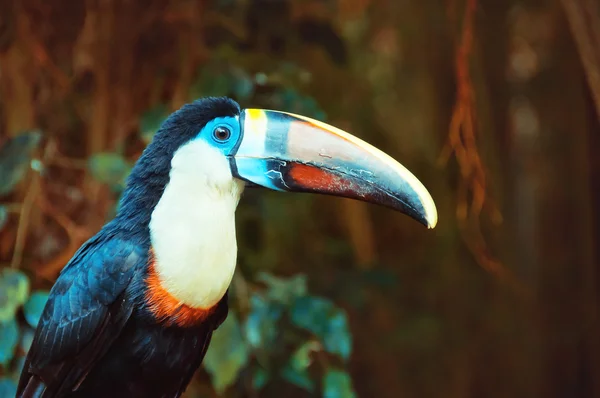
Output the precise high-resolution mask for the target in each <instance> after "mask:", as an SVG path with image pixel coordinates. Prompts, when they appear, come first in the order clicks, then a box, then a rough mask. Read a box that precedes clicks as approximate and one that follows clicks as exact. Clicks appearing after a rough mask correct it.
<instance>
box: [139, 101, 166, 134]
mask: <svg viewBox="0 0 600 398" xmlns="http://www.w3.org/2000/svg"><path fill="white" fill-rule="evenodd" d="M168 116H169V108H167V106H166V105H164V104H159V105H157V106H155V107H153V108H152V109H150V110H148V111H146V112H145V113H144V114H143V115H142V117H141V118H140V135H141V136H142V140H143V141H144V142H145V143H146V144H149V143H150V141H152V138H153V137H154V134H156V132H157V131H158V129H160V126H161V125H162V123H163V122H164V121H165V119H166V118H167V117H168Z"/></svg>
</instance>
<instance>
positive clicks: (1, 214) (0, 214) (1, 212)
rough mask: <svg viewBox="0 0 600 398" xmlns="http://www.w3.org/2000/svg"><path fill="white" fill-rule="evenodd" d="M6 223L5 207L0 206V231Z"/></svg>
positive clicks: (6, 211)
mask: <svg viewBox="0 0 600 398" xmlns="http://www.w3.org/2000/svg"><path fill="white" fill-rule="evenodd" d="M7 222H8V210H7V209H6V206H2V205H0V231H2V229H3V228H4V226H5V225H6V223H7Z"/></svg>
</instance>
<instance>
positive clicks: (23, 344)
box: [19, 328, 35, 352]
mask: <svg viewBox="0 0 600 398" xmlns="http://www.w3.org/2000/svg"><path fill="white" fill-rule="evenodd" d="M34 336H35V330H32V329H30V328H26V329H25V330H23V331H22V332H21V339H20V341H19V347H20V348H21V349H22V350H23V352H29V349H30V348H31V343H33V337H34Z"/></svg>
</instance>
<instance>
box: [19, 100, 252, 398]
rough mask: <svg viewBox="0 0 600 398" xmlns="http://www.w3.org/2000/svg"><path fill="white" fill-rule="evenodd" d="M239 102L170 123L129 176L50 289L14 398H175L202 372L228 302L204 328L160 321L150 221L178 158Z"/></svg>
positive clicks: (200, 105)
mask: <svg viewBox="0 0 600 398" xmlns="http://www.w3.org/2000/svg"><path fill="white" fill-rule="evenodd" d="M239 112H240V109H239V106H238V105H237V103H235V102H234V101H232V100H229V99H226V98H207V99H203V100H200V101H196V102H194V103H192V104H189V105H186V106H184V107H182V108H181V109H180V110H179V111H177V112H175V113H174V114H173V115H172V116H170V117H169V118H168V119H167V121H166V122H165V123H164V124H163V126H162V127H161V129H160V130H159V131H158V132H157V134H156V136H155V139H154V140H153V142H152V143H151V144H150V145H149V146H148V147H147V148H146V150H145V151H144V153H143V154H142V156H141V157H140V159H139V160H138V162H137V163H136V165H135V166H134V168H133V170H132V172H131V175H130V176H129V178H128V182H127V188H126V190H125V192H124V194H123V196H122V199H121V201H120V204H119V211H118V214H117V216H116V217H115V219H114V220H112V221H110V222H109V223H107V224H106V225H105V226H104V227H103V228H102V229H101V230H100V231H99V232H98V233H97V234H96V235H95V236H94V237H92V238H91V239H90V240H88V241H87V242H86V243H85V244H84V245H83V246H82V247H81V248H80V249H79V250H78V252H77V253H76V254H75V255H74V256H73V258H72V259H71V261H70V262H69V263H68V264H67V265H66V266H65V268H64V269H63V271H62V272H61V274H60V276H59V278H58V280H57V281H56V283H55V285H54V286H53V288H52V290H51V292H50V297H49V300H48V303H47V304H46V307H45V309H44V312H43V314H42V317H41V320H40V323H39V325H38V328H37V330H36V334H35V337H34V340H33V344H32V346H31V349H30V351H29V353H28V355H27V359H26V362H25V365H24V368H23V373H22V375H21V379H20V381H19V386H18V392H17V396H18V397H44V398H48V397H113V398H116V397H177V396H179V395H181V393H182V392H183V390H184V389H185V387H186V386H187V384H188V383H189V380H190V378H191V377H192V375H193V373H194V372H195V370H196V369H197V368H198V367H199V366H200V364H201V362H202V359H203V357H204V354H205V352H206V349H207V348H208V344H209V342H210V339H211V335H212V333H213V331H214V330H215V329H216V328H217V327H218V326H219V325H220V324H221V323H222V322H223V321H224V319H225V318H226V316H227V295H225V297H223V299H222V300H221V301H220V302H219V304H217V308H216V309H215V311H213V312H212V313H211V315H210V316H209V317H208V318H207V319H206V320H205V321H204V322H201V323H198V324H197V325H192V326H189V327H179V326H176V325H175V324H173V323H167V322H159V321H157V320H156V319H155V317H154V316H153V315H152V312H151V311H150V310H149V308H148V306H147V304H146V300H145V297H144V294H143V292H144V291H145V290H146V283H147V276H148V269H149V267H148V266H149V260H150V249H151V243H150V231H149V221H150V217H151V214H152V211H153V209H154V207H155V206H156V204H157V203H158V201H159V199H160V197H161V195H162V192H163V190H164V188H165V186H166V184H167V183H168V181H169V170H170V161H171V158H172V157H173V154H174V152H175V151H176V150H177V149H178V148H179V147H180V146H181V145H182V144H184V143H185V142H187V141H189V140H190V139H192V138H193V137H194V136H195V135H196V134H198V132H199V131H200V130H201V129H202V127H203V126H204V125H205V124H206V123H207V122H208V121H210V120H212V119H214V118H216V117H223V116H234V115H237V114H239Z"/></svg>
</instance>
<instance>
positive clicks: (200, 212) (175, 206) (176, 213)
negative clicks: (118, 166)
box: [150, 140, 244, 308]
mask: <svg viewBox="0 0 600 398" xmlns="http://www.w3.org/2000/svg"><path fill="white" fill-rule="evenodd" d="M169 176H170V180H169V183H168V184H167V186H166V187H165V190H164V192H163V194H162V196H161V199H160V201H159V202H158V204H157V205H156V208H155V209H154V211H153V212H152V218H151V221H150V237H151V242H152V248H153V250H154V255H155V258H156V263H155V270H156V272H157V273H158V277H159V279H160V282H161V284H162V286H163V287H164V288H165V290H166V291H167V292H168V293H169V294H171V295H172V296H173V297H175V298H176V299H177V300H179V301H180V302H181V303H183V304H186V305H189V306H191V307H195V308H210V307H212V306H213V305H215V304H216V303H218V302H219V300H221V298H222V297H223V296H224V295H225V292H226V291H227V289H228V288H229V284H230V283H231V279H232V277H233V273H234V271H235V265H236V260H237V242H236V234H235V209H236V207H237V204H238V202H239V199H240V195H241V194H242V191H243V189H244V183H243V182H242V181H240V180H237V179H235V178H233V177H232V175H231V171H230V168H229V163H228V161H227V159H226V158H225V156H224V155H223V154H221V152H219V151H218V150H217V149H215V148H213V147H211V146H210V145H208V144H207V143H206V142H204V141H201V140H195V141H192V142H190V143H188V144H186V145H184V146H182V147H181V148H180V149H179V150H178V151H177V152H176V153H175V155H174V156H173V160H172V161H171V172H170V175H169Z"/></svg>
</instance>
